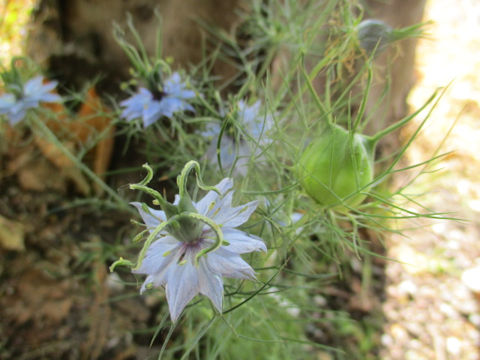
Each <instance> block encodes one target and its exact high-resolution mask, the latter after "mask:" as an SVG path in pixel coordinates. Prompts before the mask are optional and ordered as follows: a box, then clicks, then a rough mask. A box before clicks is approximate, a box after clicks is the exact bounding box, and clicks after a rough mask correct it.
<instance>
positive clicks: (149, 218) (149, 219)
mask: <svg viewBox="0 0 480 360" xmlns="http://www.w3.org/2000/svg"><path fill="white" fill-rule="evenodd" d="M130 205H133V206H135V207H136V208H137V210H138V212H139V213H140V216H141V217H142V219H143V222H144V223H145V225H147V228H148V229H150V232H152V231H153V230H155V228H156V227H157V226H158V225H159V224H160V223H161V222H163V221H166V220H167V217H166V216H165V212H163V211H162V210H155V209H152V208H150V207H148V206H147V209H148V212H146V211H144V210H143V207H142V203H139V202H131V203H130Z"/></svg>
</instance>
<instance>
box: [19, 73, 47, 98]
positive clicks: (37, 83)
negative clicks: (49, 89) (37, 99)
mask: <svg viewBox="0 0 480 360" xmlns="http://www.w3.org/2000/svg"><path fill="white" fill-rule="evenodd" d="M42 83H43V76H42V75H39V76H35V77H34V78H32V79H30V80H28V81H27V82H26V83H25V85H24V87H23V92H24V94H25V95H26V96H35V95H36V94H37V93H38V92H40V91H41V89H42Z"/></svg>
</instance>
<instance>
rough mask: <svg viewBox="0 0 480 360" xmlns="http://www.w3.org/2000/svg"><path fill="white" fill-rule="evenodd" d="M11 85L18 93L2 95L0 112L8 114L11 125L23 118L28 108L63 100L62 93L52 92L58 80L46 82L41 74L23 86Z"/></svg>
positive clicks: (0, 97)
mask: <svg viewBox="0 0 480 360" xmlns="http://www.w3.org/2000/svg"><path fill="white" fill-rule="evenodd" d="M10 86H11V87H12V88H13V87H15V89H17V90H18V91H17V93H16V94H10V93H7V94H4V95H2V96H0V114H4V115H6V116H7V117H8V119H9V121H10V124H11V125H15V124H17V123H18V122H20V121H21V120H23V118H24V117H25V115H26V114H27V110H29V109H33V108H36V107H38V106H39V104H40V102H60V101H62V98H61V97H60V95H58V94H54V93H51V91H52V90H53V89H55V87H56V86H57V82H56V81H50V82H44V78H43V76H41V75H40V76H37V77H34V78H33V79H30V80H28V81H27V82H26V83H25V84H24V85H23V86H21V85H17V84H10Z"/></svg>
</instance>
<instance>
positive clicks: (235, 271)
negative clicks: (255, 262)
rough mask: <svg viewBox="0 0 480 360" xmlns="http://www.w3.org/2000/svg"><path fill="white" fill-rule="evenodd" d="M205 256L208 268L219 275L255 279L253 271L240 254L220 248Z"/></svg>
mask: <svg viewBox="0 0 480 360" xmlns="http://www.w3.org/2000/svg"><path fill="white" fill-rule="evenodd" d="M206 256H207V264H208V268H209V269H210V270H211V271H212V272H214V273H217V274H220V275H221V276H226V277H230V278H238V279H255V272H254V271H253V269H252V267H251V266H250V265H248V263H247V262H246V261H245V260H243V259H242V258H241V257H240V255H238V254H235V253H233V252H230V251H228V250H225V249H224V248H220V249H218V250H217V251H215V252H213V253H209V254H207V255H206Z"/></svg>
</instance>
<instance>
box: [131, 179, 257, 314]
mask: <svg viewBox="0 0 480 360" xmlns="http://www.w3.org/2000/svg"><path fill="white" fill-rule="evenodd" d="M215 188H216V190H217V191H218V193H217V192H215V191H213V190H211V191H209V192H208V193H207V194H206V195H205V197H204V198H203V199H201V200H200V201H198V202H196V203H195V202H192V203H191V204H192V205H193V208H192V211H193V212H194V214H195V215H198V218H204V219H209V222H210V221H211V222H212V223H214V224H216V226H218V229H221V230H219V231H221V233H222V234H223V239H224V242H223V243H222V244H221V246H218V247H216V248H215V249H213V250H212V245H214V244H215V241H216V240H217V235H218V234H217V232H216V231H215V230H214V227H212V226H211V225H208V224H207V222H206V221H203V222H201V224H200V226H199V227H198V231H195V230H194V229H195V226H196V225H195V226H192V227H191V228H188V227H187V226H184V227H182V226H181V224H180V225H178V224H177V226H176V227H173V228H171V229H175V231H176V233H175V231H170V230H169V228H168V227H165V230H162V231H160V232H159V233H158V235H157V237H156V239H155V241H154V242H153V243H151V245H150V246H149V247H148V249H147V251H146V253H145V257H144V259H143V261H141V264H140V266H139V267H138V269H135V270H133V272H134V273H138V274H145V275H148V276H147V278H146V280H145V282H144V284H143V286H142V288H141V290H140V292H143V291H145V289H147V288H149V287H159V286H164V287H165V291H166V297H167V302H168V307H169V310H170V316H171V318H172V321H176V320H177V319H178V317H179V316H180V314H181V312H182V310H183V309H184V308H185V306H186V305H187V304H188V303H189V302H190V300H192V299H193V298H194V297H195V296H196V295H197V294H202V295H205V296H207V297H208V298H209V299H210V300H211V302H212V303H213V305H214V306H215V308H216V309H217V310H218V311H219V312H221V311H222V298H223V280H222V277H230V278H239V279H254V278H255V273H254V270H253V269H252V268H251V267H250V265H249V264H248V263H247V262H245V261H244V260H243V259H242V258H241V256H240V254H244V253H249V252H252V251H259V250H263V251H266V247H265V244H264V243H263V241H262V240H261V239H260V238H258V237H256V236H253V235H250V234H247V233H246V232H243V231H241V230H238V229H237V227H238V226H240V225H242V224H243V223H245V222H246V221H247V220H248V218H249V217H250V215H251V214H252V213H253V212H254V211H255V209H256V207H257V201H252V202H249V203H247V204H245V205H240V206H232V197H233V192H232V191H231V190H232V188H233V181H232V180H231V179H228V178H226V179H224V180H222V181H221V182H220V183H219V184H218V185H216V186H215ZM181 202H182V200H181V197H180V198H179V197H177V200H176V202H175V203H174V204H173V205H174V206H177V205H178V204H179V203H181ZM132 205H134V206H135V207H136V208H137V209H138V211H139V213H140V215H141V217H142V219H143V221H144V223H145V224H146V226H147V229H148V230H149V231H150V233H152V232H153V231H155V229H156V228H158V226H159V225H161V223H163V222H165V221H168V216H167V214H166V213H165V212H164V211H162V210H155V209H151V208H149V207H146V206H145V205H143V206H142V204H140V203H132ZM171 206H172V205H171ZM178 206H180V205H178ZM179 214H180V215H179V216H180V217H181V215H182V214H184V213H182V212H180V213H179ZM187 218H188V215H186V218H185V219H187ZM193 218H194V217H193ZM206 249H210V250H211V251H210V252H206V253H205V250H206ZM201 254H203V255H201ZM200 255H201V256H200Z"/></svg>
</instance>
